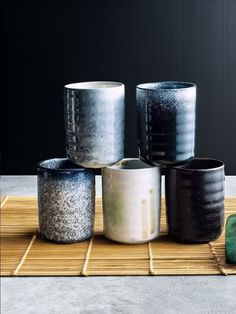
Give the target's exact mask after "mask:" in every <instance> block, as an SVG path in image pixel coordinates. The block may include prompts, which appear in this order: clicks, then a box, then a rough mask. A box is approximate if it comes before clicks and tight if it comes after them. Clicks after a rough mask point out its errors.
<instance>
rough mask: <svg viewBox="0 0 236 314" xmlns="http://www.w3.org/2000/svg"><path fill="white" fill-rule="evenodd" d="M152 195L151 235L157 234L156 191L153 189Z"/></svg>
mask: <svg viewBox="0 0 236 314" xmlns="http://www.w3.org/2000/svg"><path fill="white" fill-rule="evenodd" d="M149 193H150V210H151V214H150V220H151V221H150V226H151V234H153V233H154V232H155V195H154V190H153V189H151V190H150V191H149Z"/></svg>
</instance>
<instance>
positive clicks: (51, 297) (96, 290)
mask: <svg viewBox="0 0 236 314" xmlns="http://www.w3.org/2000/svg"><path fill="white" fill-rule="evenodd" d="M96 180H97V195H98V196H99V195H101V178H100V177H97V178H96ZM1 194H2V195H36V177H35V176H17V177H16V176H3V177H1ZM226 195H227V196H236V176H234V177H233V176H231V177H227V178H226ZM1 313H2V314H23V313H24V314H31V313H32V314H37V313H40V314H44V313H45V314H47V313H49V314H53V313H59V314H60V313H62V314H64V313H65V314H67V313H68V314H70V313H82V314H84V313H85V314H100V313H103V314H104V313H125V314H126V313H127V314H129V313H131V314H133V313H134V314H136V313H137V314H143V313H144V314H149V313H150V314H152V313H153V314H154V313H155V314H156V313H157V314H158V313H160V314H169V313H170V314H172V313H173V314H175V313H177V314H178V313H181V314H185V313H191V314H194V313H203V314H204V313H207V314H208V313H212V314H218V313H219V314H234V313H236V276H228V277H222V276H195V277H194V276H162V277H148V276H147V277H145V276H144V277H129V276H127V277H88V278H83V277H31V278H27V277H25V278H22V277H19V278H1Z"/></svg>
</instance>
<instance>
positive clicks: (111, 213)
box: [105, 193, 125, 225]
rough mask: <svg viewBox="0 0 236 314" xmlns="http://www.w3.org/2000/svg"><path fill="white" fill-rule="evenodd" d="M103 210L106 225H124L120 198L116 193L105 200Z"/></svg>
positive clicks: (121, 199)
mask: <svg viewBox="0 0 236 314" xmlns="http://www.w3.org/2000/svg"><path fill="white" fill-rule="evenodd" d="M105 208H106V217H107V220H108V223H111V224H112V225H122V224H123V223H125V217H124V214H123V198H122V196H120V195H119V194H118V193H114V194H112V195H110V197H109V198H107V199H106V204H105Z"/></svg>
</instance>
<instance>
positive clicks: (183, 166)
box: [172, 157, 225, 172]
mask: <svg viewBox="0 0 236 314" xmlns="http://www.w3.org/2000/svg"><path fill="white" fill-rule="evenodd" d="M195 161H196V162H206V163H207V162H208V163H215V164H216V163H218V166H217V165H216V166H212V167H207V168H194V167H187V168H186V165H190V164H191V163H193V162H195ZM224 166H225V164H224V162H223V161H221V160H219V159H215V158H207V157H203V158H201V157H196V158H192V159H190V160H188V161H186V162H185V163H181V165H175V166H172V168H173V169H176V170H181V171H184V172H208V171H215V170H219V169H223V168H224Z"/></svg>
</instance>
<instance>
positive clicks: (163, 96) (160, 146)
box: [136, 81, 196, 165]
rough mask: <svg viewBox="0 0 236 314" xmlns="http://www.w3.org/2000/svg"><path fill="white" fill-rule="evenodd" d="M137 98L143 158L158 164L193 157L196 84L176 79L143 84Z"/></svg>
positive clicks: (139, 143)
mask: <svg viewBox="0 0 236 314" xmlns="http://www.w3.org/2000/svg"><path fill="white" fill-rule="evenodd" d="M136 97H137V111H138V112H137V113H138V147H139V156H140V158H141V159H142V160H144V161H146V162H149V163H151V164H154V165H158V164H162V165H168V164H174V163H179V162H182V161H185V160H187V159H190V158H191V157H193V156H194V147H195V103H196V86H195V84H193V83H187V82H175V81H173V82H172V81H169V82H158V83H145V84H140V85H138V86H137V88H136Z"/></svg>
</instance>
